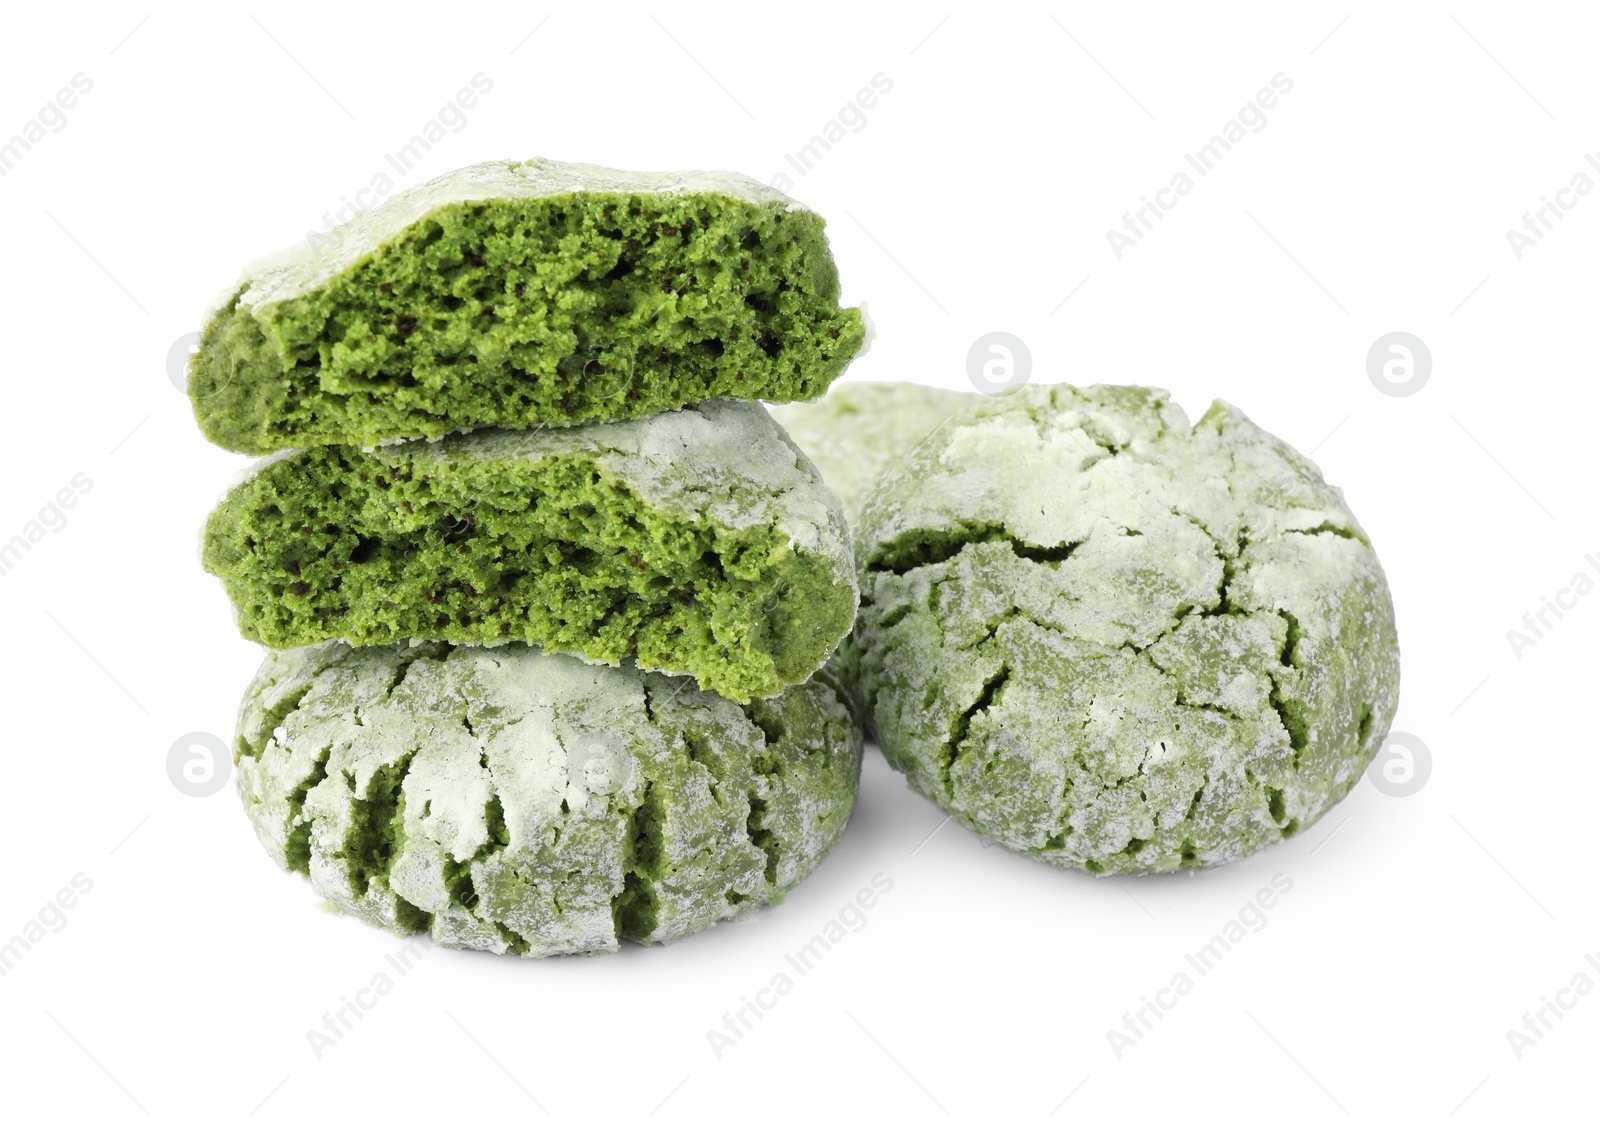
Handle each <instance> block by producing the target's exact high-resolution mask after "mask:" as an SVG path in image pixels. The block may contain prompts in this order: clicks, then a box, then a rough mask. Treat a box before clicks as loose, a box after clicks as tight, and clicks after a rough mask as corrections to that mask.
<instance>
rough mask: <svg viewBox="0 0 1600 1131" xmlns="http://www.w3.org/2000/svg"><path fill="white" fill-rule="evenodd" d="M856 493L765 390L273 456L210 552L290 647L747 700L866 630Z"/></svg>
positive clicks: (225, 510)
mask: <svg viewBox="0 0 1600 1131" xmlns="http://www.w3.org/2000/svg"><path fill="white" fill-rule="evenodd" d="M838 506H839V504H838V500H837V499H836V498H835V497H834V495H833V494H832V492H830V491H829V490H828V488H827V487H826V486H825V485H824V484H823V482H822V480H821V478H820V476H819V475H818V474H817V471H816V469H815V468H814V467H813V466H812V464H811V463H810V461H809V460H807V459H806V457H805V456H804V455H803V454H801V453H800V451H799V450H798V449H797V448H796V447H795V446H794V445H793V444H792V443H791V442H790V441H789V439H788V437H787V436H786V435H785V433H784V432H783V430H782V429H781V428H779V427H778V426H777V425H776V424H774V423H773V422H772V419H771V418H770V417H769V416H768V415H767V413H766V411H765V410H764V409H763V408H762V407H761V406H760V405H759V404H754V403H744V402H737V401H710V402H707V403H706V404H703V405H699V406H696V407H694V408H689V409H682V410H679V411H676V412H667V413H660V414H658V415H655V416H650V417H646V418H644V419H642V420H636V421H625V422H621V423H616V424H597V425H586V426H582V427H577V428H546V429H541V430H535V431H529V432H511V431H506V430H496V429H491V430H486V431H480V432H473V433H468V434H466V435H455V436H450V437H447V438H446V439H444V440H440V441H437V442H429V441H410V442H406V443H401V444H392V445H386V446H383V447H379V448H375V449H372V450H363V449H360V448H354V447H345V446H334V447H323V448H308V449H306V450H304V451H300V452H295V453H292V454H290V455H288V456H286V457H284V458H282V459H277V460H272V461H269V462H267V463H266V464H264V465H263V466H261V467H260V468H259V469H257V470H256V471H255V472H254V473H253V474H252V475H251V476H250V477H249V478H248V479H246V480H245V481H244V482H243V483H241V484H239V485H238V486H236V487H235V488H234V489H233V490H232V491H230V492H229V493H228V495H227V496H226V497H225V498H224V499H223V501H222V502H221V504H220V505H219V506H218V507H217V509H216V510H215V511H213V512H212V514H211V517H210V519H209V520H208V521H207V524H206V529H205V533H204V539H203V545H202V562H203V564H204V566H205V568H206V569H207V570H209V571H210V572H211V573H214V574H216V575H217V576H218V577H220V578H221V579H222V580H223V582H224V584H225V586H226V588H227V590H228V594H229V596H230V597H231V598H232V600H233V604H234V608H235V611H236V613H237V617H238V622H239V627H240V630H241V631H242V632H243V633H244V635H245V636H246V637H248V638H250V639H252V640H258V641H260V642H261V643H263V644H266V645H267V646H269V647H272V648H288V647H297V646H302V645H307V644H314V643H320V642H322V641H327V640H334V639H338V640H345V641H348V642H350V643H353V644H386V643H394V642H399V641H405V640H409V639H413V638H416V639H428V640H443V641H449V642H452V643H504V642H507V641H513V640H516V641H523V642H525V643H530V644H537V645H540V646H542V647H544V648H545V649H547V650H559V651H566V652H573V653H577V654H579V655H582V656H584V657H586V658H588V659H591V660H595V661H599V662H604V663H613V664H614V663H618V662H620V661H621V660H623V659H625V658H628V657H635V658H637V660H638V662H639V663H640V664H641V665H642V666H644V667H646V668H651V669H656V670H660V671H666V672H675V673H686V674H689V675H692V676H694V677H695V678H696V680H698V682H699V684H700V686H701V687H703V688H710V689H714V690H716V691H718V692H720V693H721V694H723V695H726V696H728V697H730V698H732V699H737V700H740V701H744V700H747V699H749V698H750V697H752V696H766V695H776V694H778V693H779V692H781V691H782V690H783V689H784V688H785V687H787V686H789V685H790V684H794V683H799V682H802V681H804V680H805V679H806V678H808V677H809V676H810V675H811V673H812V672H814V671H815V670H816V669H817V668H818V667H819V666H821V664H822V663H823V661H824V660H826V659H827V658H828V656H829V654H830V653H831V652H832V651H833V650H834V648H835V647H836V646H837V645H838V643H839V641H840V640H841V639H842V638H843V637H844V635H845V634H846V633H847V632H848V631H849V629H850V625H851V622H852V619H853V617H854V614H855V607H856V581H855V575H854V569H853V566H852V563H851V558H850V551H849V546H848V542H847V536H846V533H845V526H844V520H843V518H842V517H841V515H840V513H839V509H838Z"/></svg>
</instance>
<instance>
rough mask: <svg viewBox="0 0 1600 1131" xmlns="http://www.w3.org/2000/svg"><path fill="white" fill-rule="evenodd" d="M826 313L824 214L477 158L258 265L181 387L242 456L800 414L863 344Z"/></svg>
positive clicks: (745, 182)
mask: <svg viewBox="0 0 1600 1131" xmlns="http://www.w3.org/2000/svg"><path fill="white" fill-rule="evenodd" d="M838 300H839V280H838V273H837V270H836V269H835V266H834V263H833V259H832V257H831V255H830V253H829V251H828V245H827V240H826V238H825V236H824V234H823V220H822V218H821V217H820V216H818V215H816V214H815V213H813V212H810V211H807V210H805V209H803V208H801V207H799V206H798V205H796V204H795V203H794V202H793V201H791V200H789V199H788V198H786V197H784V196H783V195H782V194H781V193H778V192H776V191H775V190H771V189H767V188H765V186H761V185H759V184H758V183H757V182H754V181H750V180H749V179H748V178H741V177H736V176H733V175H731V174H629V173H621V172H617V171H614V170H604V169H596V168H594V167H591V166H576V165H564V164H561V163H559V162H549V161H532V162H525V163H514V162H493V163H489V164H486V165H478V166H471V167H469V168H466V169H461V170H457V171H456V172H454V173H451V174H447V175H446V176H444V177H441V178H439V179H437V180H435V181H433V182H430V183H429V184H427V185H423V186H420V187H419V188H418V189H416V190H413V191H411V192H407V193H401V194H399V195H397V196H395V197H392V198H390V199H389V200H388V201H385V202H384V203H383V204H380V205H379V206H378V207H376V208H374V209H372V210H371V211H369V212H367V213H362V214H361V215H360V216H358V217H357V218H356V220H355V221H353V222H352V223H350V224H347V225H345V226H344V227H342V228H340V229H337V230H336V231H335V232H333V233H330V234H329V235H328V236H326V237H321V238H315V239H313V240H312V241H311V242H309V243H307V244H302V245H297V246H296V247H293V248H290V249H287V250H286V251H284V252H282V253H280V254H279V255H277V256H275V257H273V258H271V259H268V260H263V261H262V262H260V263H258V264H255V265H253V266H252V267H251V268H250V269H249V270H248V271H247V272H246V275H245V278H244V280H243V281H242V282H241V284H240V285H239V287H238V288H237V289H236V290H235V291H234V292H233V293H232V294H231V295H229V296H228V298H227V299H226V300H225V301H224V302H223V303H222V305H221V307H220V308H219V309H218V310H217V311H216V312H215V314H214V315H213V316H212V317H211V318H210V320H209V321H208V322H207V324H206V326H205V328H204V330H203V332H202V334H201V339H200V346H199V352H198V353H197V354H196V355H195V357H194V358H193V360H192V362H191V365H190V378H189V390H190V395H191V399H192V401H193V404H194V408H195V412H196V416H197V418H198V420H199V422H200V426H201V428H202V430H203V431H204V432H205V434H206V436H207V437H208V438H209V439H211V440H212V441H214V442H215V443H217V444H220V445H222V446H223V447H226V448H230V449H232V450H235V451H242V452H250V453H254V454H267V453H270V452H273V451H277V450H279V449H281V448H286V447H304V446H307V445H312V444H332V443H351V444H373V443H380V442H383V441H387V440H392V439H397V438H407V437H437V436H441V435H444V434H445V433H448V432H451V431H455V430H458V429H464V428H475V427H487V426H505V427H527V426H530V425H535V424H541V423H579V422H585V421H595V420H615V419H624V418H632V417H637V416H642V415H646V414H648V413H652V412H658V411H661V410H663V409H671V408H679V407H681V406H683V405H686V404H692V403H695V402H698V401H702V400H706V399H708V398H711V397H718V396H730V397H741V398H761V399H766V400H774V401H783V400H792V399H808V398H811V397H815V396H818V395H820V394H821V393H822V392H823V391H824V390H826V389H827V387H828V384H829V382H831V381H832V380H833V379H834V378H835V377H837V376H838V375H839V373H840V372H842V371H843V369H844V367H845V366H846V365H847V364H848V362H849V361H850V359H851V358H852V357H853V356H854V355H855V354H856V353H857V352H858V351H859V350H860V348H861V346H862V344H863V341H864V337H865V330H864V325H863V322H862V318H861V314H860V312H859V311H858V310H856V309H853V308H850V309H841V308H840V306H839V301H838Z"/></svg>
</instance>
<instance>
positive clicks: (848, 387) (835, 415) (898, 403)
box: [772, 381, 982, 525]
mask: <svg viewBox="0 0 1600 1131" xmlns="http://www.w3.org/2000/svg"><path fill="white" fill-rule="evenodd" d="M981 400H982V397H981V396H980V395H979V394H977V393H966V392H956V391H953V390H950V389H937V388H934V387H933V386H931V385H918V384H916V383H915V382H912V381H842V382H840V383H839V384H837V385H835V386H833V388H831V389H829V390H828V395H827V396H825V397H823V398H822V399H821V400H818V401H812V402H810V403H800V404H781V405H773V406H772V418H773V419H774V420H776V421H777V422H778V423H779V424H781V425H783V427H784V429H785V430H786V431H787V432H788V433H789V435H790V437H791V438H792V439H793V440H794V442H795V443H797V444H799V445H800V448H801V450H802V451H804V452H805V453H806V455H808V456H810V457H811V462H812V463H814V464H816V465H817V470H818V471H820V472H822V478H823V479H824V480H826V481H827V484H828V486H829V487H832V488H833V491H834V493H835V494H836V495H838V496H839V501H840V502H842V503H843V504H844V515H845V518H846V520H848V521H849V522H850V523H851V524H852V525H853V524H854V523H855V518H856V510H857V508H858V507H859V506H860V505H861V500H862V498H864V497H865V496H866V494H867V492H868V491H869V490H870V489H871V488H872V484H873V483H874V482H875V481H876V480H877V478H878V476H879V475H881V474H882V473H883V469H884V468H885V467H887V466H888V465H889V464H890V463H892V462H893V461H894V459H895V458H896V457H898V456H901V455H903V454H905V453H906V452H909V451H911V450H913V449H914V448H916V446H917V445H918V444H921V443H924V442H926V441H928V440H929V438H930V437H932V436H933V435H934V433H936V432H938V431H939V430H940V429H941V428H942V427H943V426H944V424H945V422H946V421H948V420H949V419H950V418H951V417H953V416H954V415H955V414H956V413H958V412H960V411H961V410H962V409H964V408H967V407H970V406H971V405H975V404H978V403H980V402H981Z"/></svg>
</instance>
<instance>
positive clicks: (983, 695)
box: [939, 662, 1011, 797]
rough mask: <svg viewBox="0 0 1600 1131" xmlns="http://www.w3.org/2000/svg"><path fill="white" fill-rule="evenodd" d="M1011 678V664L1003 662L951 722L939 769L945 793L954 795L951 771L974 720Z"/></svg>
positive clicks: (997, 696) (989, 705)
mask: <svg viewBox="0 0 1600 1131" xmlns="http://www.w3.org/2000/svg"><path fill="white" fill-rule="evenodd" d="M1010 678H1011V665H1010V664H1009V663H1006V662H1002V663H1001V665H1000V667H999V668H998V669H996V671H995V673H994V674H993V675H991V676H990V677H989V678H988V679H986V680H984V681H983V686H982V687H981V688H979V690H978V696H977V698H976V699H974V700H973V701H972V705H971V706H969V707H968V708H967V709H966V710H965V711H962V712H961V714H959V715H957V716H956V718H955V721H954V722H952V723H951V724H950V735H949V737H948V738H947V739H946V740H945V744H944V759H943V765H942V766H941V767H940V770H939V780H940V782H941V783H942V784H943V786H944V791H945V795H946V796H947V797H949V796H952V790H951V786H950V771H951V768H952V767H953V766H954V765H955V761H956V759H957V758H959V757H960V756H961V746H962V744H963V743H964V742H965V741H966V740H967V735H968V733H969V732H970V731H971V729H972V720H973V719H974V718H976V717H977V715H978V714H979V712H981V711H987V710H988V709H989V708H990V707H992V706H994V705H995V703H996V702H997V701H998V700H999V698H1000V694H1001V692H1002V691H1004V689H1005V685H1006V682H1007V681H1008V680H1010Z"/></svg>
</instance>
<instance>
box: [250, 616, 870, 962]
mask: <svg viewBox="0 0 1600 1131" xmlns="http://www.w3.org/2000/svg"><path fill="white" fill-rule="evenodd" d="M234 761H235V763H236V765H237V766H238V787H239V793H240V796H241V797H242V798H243V800H244V804H245V808H246V810H247V811H248V813H249V816H250V819H251V821H252V823H253V824H254V825H255V829H256V834H257V836H258V837H259V838H260V840H261V843H262V845H263V846H264V847H265V848H266V850H267V853H268V854H269V855H270V856H271V857H272V858H273V860H275V861H276V862H277V863H278V865H279V866H280V867H283V868H285V869H288V870H290V871H296V872H302V873H305V874H306V875H308V876H309V877H310V879H311V884H312V887H313V888H314V889H315V890H316V891H317V893H318V894H319V895H321V896H322V897H323V898H325V899H327V900H328V901H329V902H330V903H332V904H334V905H335V906H336V907H338V908H339V909H340V910H342V911H344V912H347V913H349V914H352V915H356V916H359V917H360V918H362V919H365V920H367V921H368V922H371V923H375V924H378V925H380V926H384V927H387V928H389V929H391V930H394V931H428V932H429V933H430V934H431V935H432V936H433V938H434V940H435V941H436V942H439V943H442V944H444V945H446V946H455V947H470V948H473V949H479V950H491V951H495V952H496V953H505V952H507V951H510V952H512V953H516V954H523V955H529V956H542V955H553V954H578V953H587V952H593V951H607V950H615V949H616V948H617V945H618V943H619V941H620V940H622V939H633V940H635V941H637V942H642V943H664V942H672V941H674V940H675V939H680V938H683V937H684V936H685V935H689V934H692V933H694V932H695V931H700V930H704V929H705V928H706V927H709V926H711V925H712V924H714V923H716V922H717V921H718V920H722V919H737V918H741V917H743V916H746V915H748V914H750V913H751V912H752V911H753V910H754V909H755V908H757V907H760V906H762V905H763V904H768V903H773V902H776V901H777V900H779V899H781V898H782V897H783V895H784V894H785V893H786V892H787V891H788V890H789V889H790V888H792V887H793V886H794V885H795V884H797V883H799V882H800V880H802V879H804V878H805V876H806V875H807V874H809V873H810V872H811V870H812V869H813V868H815V867H816V866H817V864H818V863H819V862H820V861H821V860H822V858H823V857H824V856H825V855H827V853H828V851H829V849H831V848H832V847H833V845H834V842H836V841H837V840H838V839H839V835H840V833H841V832H843V830H844V827H845V823H846V822H847V821H848V819H849V817H850V811H851V809H852V807H853V806H854V804H855V798H856V786H857V781H858V777H859V772H860V765H861V736H860V732H859V731H858V730H856V729H855V726H854V723H853V722H852V720H851V718H850V715H849V713H848V712H847V711H846V710H845V709H844V708H843V707H842V706H841V705H840V702H839V700H838V698H837V697H836V696H835V694H834V691H833V689H832V688H831V687H830V686H829V683H828V680H827V678H826V677H819V678H817V679H815V680H813V681H811V682H809V683H806V684H802V685H800V686H797V687H793V688H790V689H789V690H788V691H787V692H785V693H784V694H783V695H782V696H781V697H779V698H774V699H768V700H763V701H760V702H756V703H752V704H750V705H748V706H746V707H742V708H741V707H739V706H737V705H735V704H734V703H732V702H730V701H728V700H726V699H723V698H721V697H719V696H716V695H712V694H708V693H706V692H703V691H699V690H697V689H695V688H694V687H693V686H692V685H690V684H689V683H688V681H686V680H682V679H673V678H671V677H668V676H662V675H657V674H653V673H645V672H641V671H640V670H639V669H637V668H635V667H632V666H631V665H630V666H626V667H622V668H606V667H597V666H594V665H589V664H584V663H583V662H581V661H579V660H576V659H574V658H572V657H570V656H560V655H551V654H548V653H541V652H539V651H538V650H537V649H534V648H529V647H526V646H524V645H520V644H516V645H509V646H507V647H505V648H476V647H471V646H462V647H456V646H452V645H449V644H415V645H406V646H394V647H378V648H351V647H349V646H348V645H345V644H323V645H318V646H315V647H311V648H303V649H296V650H292V651H287V652H279V653H275V654H272V655H269V657H268V658H267V661H266V663H265V664H264V665H263V666H262V668H261V671H260V672H259V674H257V676H256V678H255V681H254V682H253V683H252V684H251V686H250V689H249V690H248V691H247V692H246V694H245V698H244V702H243V704H242V706H241V708H240V714H239V730H238V737H237V739H236V740H235V746H234Z"/></svg>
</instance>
